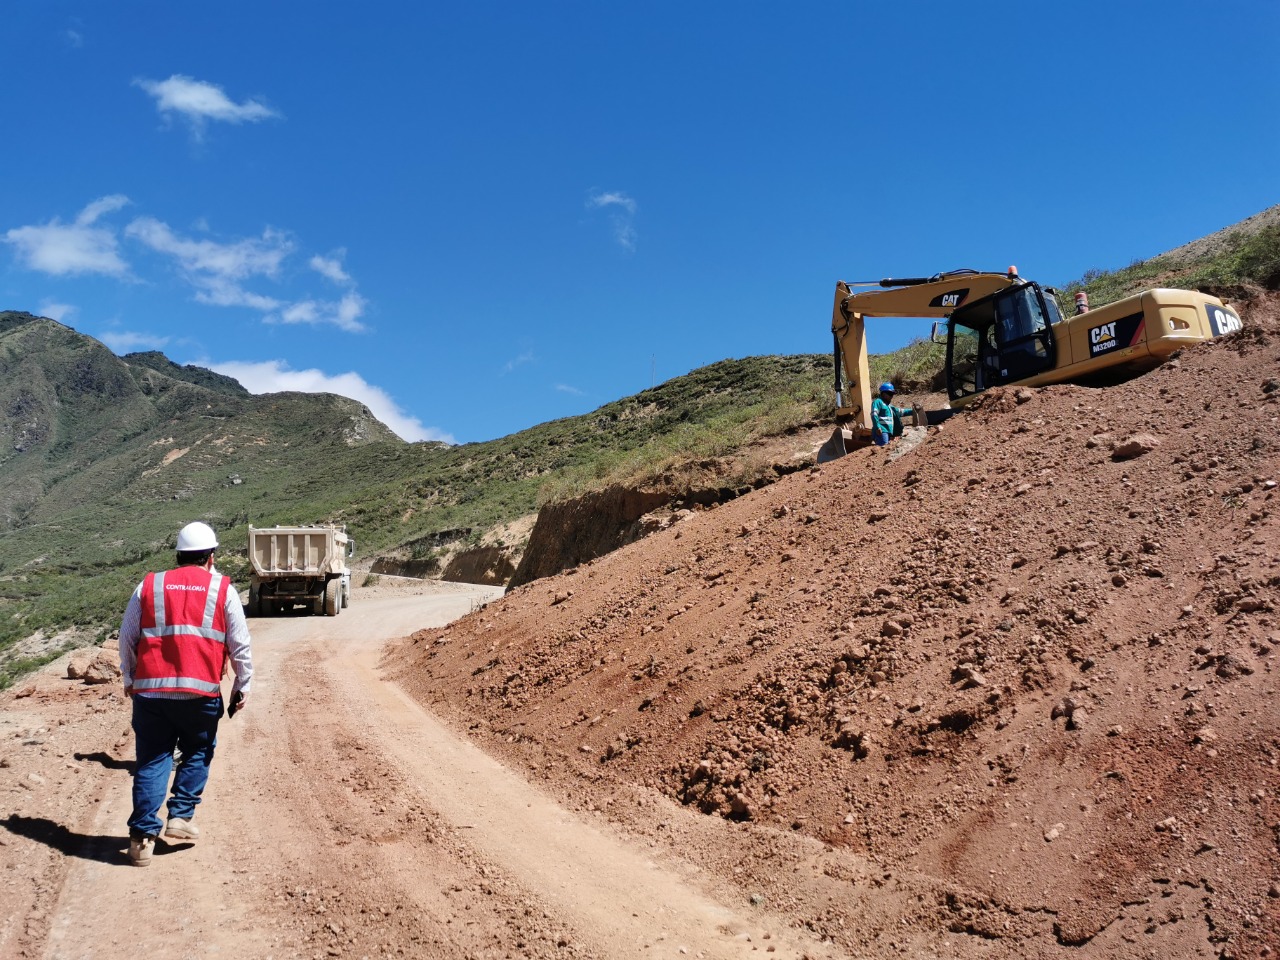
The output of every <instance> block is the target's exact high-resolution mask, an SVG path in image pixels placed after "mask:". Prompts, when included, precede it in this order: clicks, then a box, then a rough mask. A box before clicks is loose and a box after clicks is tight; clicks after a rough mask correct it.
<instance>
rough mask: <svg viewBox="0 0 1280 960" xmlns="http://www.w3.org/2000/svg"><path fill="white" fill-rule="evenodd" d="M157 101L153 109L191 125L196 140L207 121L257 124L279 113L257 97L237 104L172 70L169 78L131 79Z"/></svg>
mask: <svg viewBox="0 0 1280 960" xmlns="http://www.w3.org/2000/svg"><path fill="white" fill-rule="evenodd" d="M133 83H134V86H137V87H141V88H142V89H143V90H144V91H146V92H147V93H148V94H150V95H151V96H152V97H153V98H154V99H155V101H156V109H157V110H159V111H160V115H161V116H162V117H165V118H168V117H171V116H173V115H175V114H176V115H178V116H179V117H181V118H182V119H183V120H185V121H186V122H187V123H188V124H189V125H190V127H191V133H192V136H194V137H195V138H196V139H197V140H199V139H200V138H201V137H202V136H203V135H204V128H205V124H206V123H208V121H210V120H217V121H221V122H223V123H257V122H258V121H259V120H267V119H269V118H271V117H278V116H280V114H279V113H277V112H276V111H275V110H272V109H271V108H270V107H268V106H266V105H265V104H262V103H259V102H258V101H257V100H246V101H244V102H243V103H236V102H235V101H234V100H232V99H231V98H230V97H228V96H227V95H226V94H225V93H224V92H223V90H222V88H221V87H219V86H218V85H216V84H213V83H206V82H204V81H203V80H195V79H193V78H192V77H184V76H182V75H181V74H178V73H175V74H174V75H173V76H171V77H170V78H169V79H168V80H146V79H142V78H139V79H137V80H134V81H133Z"/></svg>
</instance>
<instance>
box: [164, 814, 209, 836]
mask: <svg viewBox="0 0 1280 960" xmlns="http://www.w3.org/2000/svg"><path fill="white" fill-rule="evenodd" d="M164 835H165V836H166V837H167V838H169V839H170V840H196V839H199V837H200V828H199V827H197V826H196V825H195V824H194V823H192V822H191V821H190V820H183V819H182V818H181V817H170V818H169V825H168V826H167V827H165V830H164Z"/></svg>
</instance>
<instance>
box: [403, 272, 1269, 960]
mask: <svg viewBox="0 0 1280 960" xmlns="http://www.w3.org/2000/svg"><path fill="white" fill-rule="evenodd" d="M1278 303H1280V299H1278V298H1277V297H1276V296H1275V295H1259V296H1258V298H1257V299H1256V300H1255V301H1254V302H1252V303H1250V304H1245V305H1244V307H1243V313H1244V316H1245V320H1246V324H1247V326H1246V329H1245V330H1244V331H1243V332H1241V333H1239V334H1236V335H1234V336H1231V337H1228V338H1224V339H1222V340H1218V341H1215V342H1213V343H1210V344H1205V345H1203V346H1198V347H1195V348H1193V349H1189V350H1187V351H1185V352H1184V354H1183V355H1182V356H1180V357H1179V358H1177V359H1175V360H1173V361H1172V362H1170V363H1167V364H1166V365H1165V366H1163V367H1161V368H1160V369H1158V370H1156V371H1154V372H1152V373H1150V374H1148V375H1146V376H1143V377H1141V378H1138V379H1136V380H1133V381H1130V382H1129V383H1126V384H1123V385H1120V386H1116V387H1110V388H1106V389H1087V388H1083V387H1073V386H1061V387H1049V388H1044V389H1040V390H1027V389H1021V390H1016V391H1014V390H1008V391H993V392H992V393H991V394H989V395H988V396H986V397H985V398H983V399H982V401H980V402H979V403H978V404H976V405H975V406H974V407H973V408H971V409H970V410H968V411H966V412H965V413H964V414H963V415H961V416H957V417H955V418H953V419H952V420H950V421H948V422H947V423H946V424H945V425H944V426H943V427H942V428H935V429H931V430H930V435H929V437H928V438H927V439H926V441H925V442H924V443H922V444H921V445H920V447H919V448H918V449H916V450H915V451H913V452H911V453H910V454H908V455H907V456H904V457H902V458H901V459H898V460H896V461H893V462H888V461H887V459H886V458H885V456H884V454H883V452H881V451H877V450H874V449H867V450H860V451H856V452H855V453H853V454H851V455H850V456H848V457H845V458H843V459H842V460H839V461H836V462H834V463H830V464H827V465H825V466H823V467H821V468H815V469H813V470H808V471H805V472H802V473H799V474H796V475H793V476H790V477H786V478H784V479H782V480H780V481H779V482H778V483H776V484H774V485H772V486H770V487H768V488H766V489H763V490H759V491H756V492H754V493H751V494H749V495H747V496H744V497H741V498H739V499H737V500H734V501H733V502H731V503H728V504H726V505H724V506H721V507H718V508H716V509H712V510H707V511H704V512H696V513H694V514H692V515H690V516H688V517H686V518H685V519H683V520H681V521H680V522H678V523H676V524H675V525H674V526H672V527H671V528H670V529H667V530H664V531H662V532H659V533H657V534H654V535H653V536H651V537H649V538H647V539H645V540H643V541H640V542H638V543H635V544H632V545H631V546H629V547H626V548H624V549H622V550H619V551H617V552H616V553H613V554H610V555H609V556H606V557H604V558H602V559H600V560H597V561H594V562H592V563H591V564H590V565H587V566H584V567H581V568H579V569H577V570H573V571H570V572H568V573H566V574H564V575H562V576H559V577H555V578H550V579H546V580H539V581H537V582H534V583H532V584H529V585H527V586H525V587H522V588H520V589H519V590H516V591H514V592H513V593H511V594H509V595H508V596H507V597H505V598H504V599H503V600H502V601H500V602H498V603H496V604H492V605H490V606H489V607H488V608H486V609H485V610H483V611H479V612H477V613H475V614H473V615H471V616H469V617H467V618H465V619H464V620H462V621H459V622H458V623H456V624H454V625H452V626H451V627H448V628H444V629H442V630H431V631H423V632H421V633H419V634H416V635H414V636H413V637H412V638H410V639H409V640H408V641H406V642H405V643H404V644H403V646H402V647H400V648H399V649H397V650H396V651H395V652H394V654H393V664H394V667H395V673H396V675H397V678H398V679H399V680H401V682H403V683H404V684H405V685H406V687H407V688H408V689H410V691H411V692H412V693H414V695H415V696H417V697H419V698H420V699H421V700H423V701H424V702H427V703H429V704H430V705H431V707H432V709H434V710H436V711H438V712H441V713H443V714H445V715H446V716H452V717H453V718H454V719H455V720H457V721H459V722H462V723H464V724H465V725H469V726H471V727H472V728H473V730H474V732H475V733H476V735H477V736H479V737H481V738H483V739H484V740H485V741H486V747H488V748H491V749H495V750H498V751H499V752H502V753H504V754H505V755H506V756H508V758H509V759H511V760H513V761H518V762H520V763H521V764H523V765H526V766H528V765H532V766H533V767H534V768H535V769H537V770H539V771H541V772H542V773H543V774H544V775H545V776H546V777H547V778H548V780H549V782H550V784H551V786H552V787H553V789H557V790H558V791H560V792H561V793H562V794H563V795H566V796H576V797H579V798H582V801H583V802H584V803H588V804H591V803H602V802H603V799H602V798H605V797H608V796H609V795H610V794H611V792H612V791H613V790H614V789H615V788H616V787H615V785H616V786H621V785H622V784H624V783H629V784H634V785H636V786H638V787H640V788H642V789H643V788H645V787H648V788H650V789H656V790H660V791H661V792H662V793H664V794H666V795H668V796H669V797H671V798H674V799H676V800H678V801H680V802H681V803H684V804H687V805H689V806H690V807H692V808H696V809H697V810H700V811H703V812H705V813H706V814H707V815H708V816H711V817H723V818H728V819H731V820H738V821H741V822H742V823H743V824H744V825H745V826H744V827H743V830H744V831H746V832H745V833H744V834H743V837H744V839H743V841H742V848H741V850H740V851H739V854H740V856H739V858H738V860H737V862H736V863H734V864H733V865H732V867H729V866H726V864H729V863H730V862H731V861H732V857H727V855H726V854H725V852H724V851H720V852H719V853H718V854H717V855H715V856H709V857H708V861H709V863H711V865H712V868H713V869H718V868H719V867H724V871H725V873H726V874H732V876H733V878H734V879H735V880H737V881H742V882H745V881H747V880H750V881H751V882H752V883H753V884H755V885H757V886H758V887H759V888H760V889H763V890H766V891H768V893H769V895H770V896H773V897H775V898H777V899H779V900H784V899H785V896H786V888H787V885H788V884H789V883H793V882H796V881H795V879H794V878H793V877H790V876H788V875H781V874H779V873H778V872H777V871H776V869H775V866H776V865H771V863H770V860H769V856H768V844H767V843H765V842H763V841H761V840H759V839H758V838H757V839H756V840H755V841H753V840H752V839H751V837H752V831H756V832H757V834H758V835H759V837H764V836H766V835H767V832H768V831H774V832H775V833H776V831H777V830H779V829H781V830H786V831H796V832H799V833H801V834H807V835H809V836H811V837H813V838H816V839H819V840H822V841H824V842H825V843H826V844H827V845H828V846H829V848H831V849H832V850H835V851H841V850H843V851H848V852H850V853H851V854H856V855H860V856H862V857H865V858H867V859H866V862H867V863H874V864H876V865H877V869H876V871H875V872H874V874H867V875H863V876H855V877H850V878H849V883H850V884H851V886H850V890H851V894H850V898H849V900H848V902H843V901H841V900H840V899H838V898H837V899H834V900H833V901H832V902H831V903H830V906H829V909H828V910H827V911H826V913H824V914H823V915H822V916H821V917H817V918H812V919H811V920H810V921H808V922H809V925H810V926H813V927H814V928H815V929H821V931H822V932H824V933H826V934H827V935H828V936H830V937H831V939H833V940H835V941H837V942H839V943H841V944H843V945H845V946H847V947H849V948H851V949H852V948H857V949H863V948H867V947H869V946H871V945H873V944H883V943H884V942H885V938H886V937H889V936H891V935H892V931H891V930H889V929H887V926H888V922H887V921H886V920H884V918H877V915H876V910H875V904H876V902H877V899H876V898H877V897H881V898H882V899H884V900H885V902H886V903H887V902H888V901H889V900H890V899H891V898H892V897H894V896H895V895H896V894H894V893H893V890H898V891H899V894H900V892H901V888H899V887H896V886H895V885H896V884H898V883H899V879H901V878H905V879H902V883H905V884H907V887H908V888H909V889H910V890H911V891H912V892H913V896H914V897H915V898H916V900H917V901H918V903H915V905H914V906H913V907H911V908H910V909H907V908H904V906H903V903H902V897H901V896H900V895H897V900H895V901H894V903H895V906H894V907H893V909H892V910H886V911H885V916H886V917H888V916H892V918H893V922H894V924H907V925H914V926H917V927H919V928H922V929H932V930H936V931H939V932H951V933H954V934H956V938H955V940H956V942H957V944H958V946H957V947H955V951H956V952H955V955H957V956H1040V955H1044V956H1057V955H1060V952H1061V953H1065V952H1070V954H1071V955H1072V956H1076V957H1090V958H1092V957H1116V956H1134V957H1137V956H1161V957H1167V958H1174V957H1188V958H1189V957H1213V956H1221V957H1242V956H1262V955H1268V954H1269V952H1270V950H1271V945H1272V944H1277V943H1280V867H1278V866H1277V864H1278V863H1280V857H1278V851H1277V845H1278V843H1280V797H1278V791H1280V769H1278V766H1277V765H1278V764H1280V708H1278V707H1277V700H1276V694H1277V677H1276V673H1275V672H1274V664H1275V663H1276V662H1277V660H1278V659H1280V654H1278V653H1277V652H1276V648H1277V647H1278V646H1280V615H1278V614H1277V607H1278V606H1280V532H1278V527H1277V515H1278V514H1280V487H1277V481H1280V379H1277V378H1278V377H1280V320H1278V319H1277V318H1278V316H1280V310H1278ZM588 798H589V799H588ZM619 816H623V815H621V814H619ZM717 865H719V866H717ZM880 867H883V874H882V875H881V873H880V871H879V868H880ZM832 869H835V868H832ZM860 883H861V884H862V888H861V889H860V890H859V884H860ZM881 888H884V889H883V890H881ZM891 888H892V889H891ZM855 890H859V892H858V893H857V896H854V894H853V892H852V891H855ZM815 924H817V925H819V926H815ZM966 944H968V946H965V945H966Z"/></svg>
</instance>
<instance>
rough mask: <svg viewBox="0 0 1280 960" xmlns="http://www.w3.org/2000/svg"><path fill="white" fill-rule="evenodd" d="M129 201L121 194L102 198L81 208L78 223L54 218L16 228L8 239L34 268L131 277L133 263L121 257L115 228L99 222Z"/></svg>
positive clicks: (61, 273) (63, 273)
mask: <svg viewBox="0 0 1280 960" xmlns="http://www.w3.org/2000/svg"><path fill="white" fill-rule="evenodd" d="M128 202H129V198H128V197H126V196H123V195H121V194H112V195H111V196H107V197H101V198H99V199H97V200H94V201H93V202H92V203H90V204H89V205H88V206H87V207H85V208H84V209H83V210H81V211H80V213H79V214H78V215H77V216H76V219H75V222H74V223H62V222H61V221H60V220H59V219H58V218H57V217H54V218H53V219H52V220H50V221H49V222H48V223H45V224H39V225H33V226H26V227H15V228H14V229H12V230H10V231H8V232H7V233H6V234H5V235H4V239H5V241H6V242H8V243H9V244H11V245H12V246H13V247H14V249H15V250H16V251H17V256H18V259H19V260H20V261H22V263H23V264H24V265H25V266H27V267H28V268H29V269H31V270H38V271H39V272H41V273H47V274H50V275H51V276H66V275H68V274H80V273H101V274H105V275H107V276H109V277H127V276H128V275H129V266H128V264H126V263H125V262H124V260H123V259H122V258H121V256H120V253H119V245H118V243H117V241H116V234H115V231H114V230H112V229H111V228H110V227H101V226H95V224H96V223H97V221H98V219H99V218H100V217H102V216H103V215H104V214H107V213H114V212H115V211H116V210H119V209H120V208H121V207H123V206H125V205H126V204H128Z"/></svg>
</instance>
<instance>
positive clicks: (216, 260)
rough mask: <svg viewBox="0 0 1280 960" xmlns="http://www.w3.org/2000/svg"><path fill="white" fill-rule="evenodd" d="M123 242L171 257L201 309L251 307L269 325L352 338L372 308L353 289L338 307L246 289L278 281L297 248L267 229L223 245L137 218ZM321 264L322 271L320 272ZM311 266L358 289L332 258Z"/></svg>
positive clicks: (317, 258)
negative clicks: (308, 327) (335, 331)
mask: <svg viewBox="0 0 1280 960" xmlns="http://www.w3.org/2000/svg"><path fill="white" fill-rule="evenodd" d="M125 236H127V237H129V238H131V239H134V240H137V241H139V242H140V243H143V244H145V245H146V246H148V247H150V248H151V249H152V250H154V251H156V252H157V253H161V254H164V255H166V256H169V257H172V258H173V259H174V260H175V261H176V262H177V264H178V269H179V270H180V271H181V273H182V275H183V276H184V277H185V278H186V280H187V281H188V282H189V283H190V284H191V285H192V286H193V287H194V288H195V291H196V295H195V296H196V300H197V302H199V303H207V304H209V305H211V306H215V307H249V308H250V309H253V310H259V311H261V312H262V313H263V314H265V315H266V316H264V317H263V319H264V320H265V321H266V322H268V323H306V324H313V325H318V324H331V325H332V326H335V327H338V328H339V329H341V330H346V331H347V332H348V333H359V332H361V331H363V330H365V329H366V327H365V325H364V324H363V323H361V322H360V317H362V316H364V312H365V308H366V307H367V306H368V302H367V301H366V300H365V299H364V297H362V296H360V294H359V293H357V292H356V291H355V290H354V289H350V290H348V291H347V292H346V293H345V294H344V295H343V296H342V298H341V299H340V300H338V301H336V302H335V301H329V300H316V299H310V298H309V299H304V300H297V301H292V302H291V301H288V300H284V299H281V298H279V297H273V296H269V295H267V294H262V293H255V292H254V291H252V290H250V289H248V287H247V286H246V284H247V282H249V281H252V280H254V279H266V280H276V279H278V278H279V277H280V274H281V267H282V265H283V263H284V261H285V260H286V259H287V258H288V257H289V256H290V255H291V254H292V253H293V252H294V249H295V247H296V245H295V244H294V241H293V239H292V238H291V237H290V236H289V235H288V234H286V233H285V232H284V231H281V230H273V229H272V228H270V227H268V228H267V229H265V230H263V231H262V236H261V237H249V238H246V239H243V240H236V241H233V242H230V243H219V242H218V241H216V240H208V239H193V238H191V237H185V236H182V235H180V234H178V233H177V232H175V231H174V230H173V228H172V227H170V226H169V225H168V224H166V223H162V222H161V221H159V220H156V219H155V218H154V217H139V218H138V219H136V220H134V221H133V222H132V223H130V224H129V226H127V227H126V228H125ZM317 261H319V262H320V264H321V266H317ZM310 266H311V267H312V268H313V269H315V270H317V271H318V272H320V273H322V274H324V275H325V276H328V277H329V279H331V280H334V279H335V276H337V275H340V276H341V277H342V280H343V282H344V285H346V286H348V287H353V288H354V286H355V281H354V280H352V278H351V277H350V276H349V275H348V274H347V273H346V271H344V270H343V269H342V265H341V263H339V262H338V261H337V260H336V259H334V258H332V257H328V258H326V257H320V256H315V257H312V258H311V261H310Z"/></svg>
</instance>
